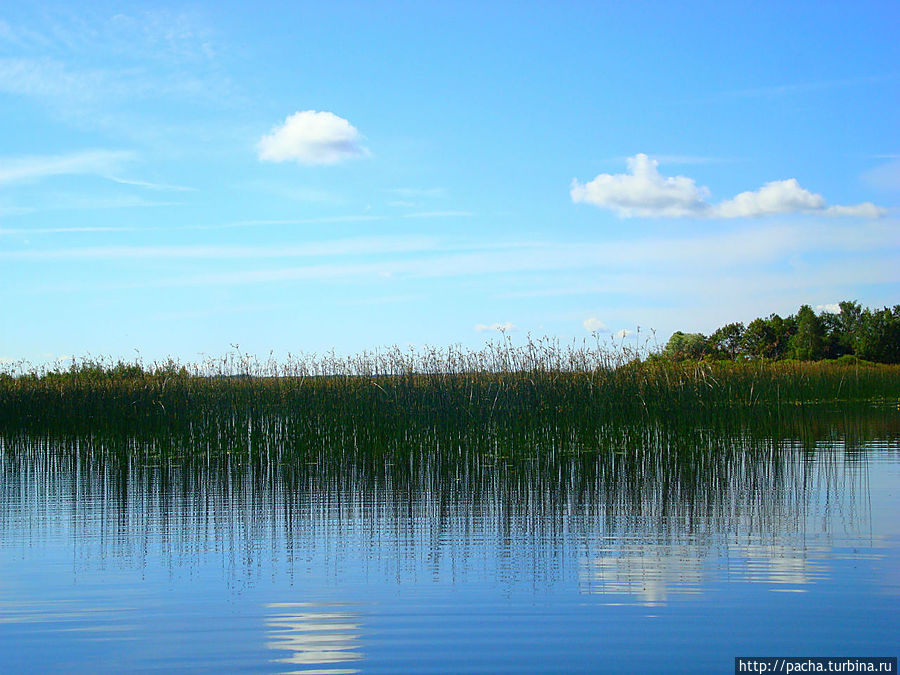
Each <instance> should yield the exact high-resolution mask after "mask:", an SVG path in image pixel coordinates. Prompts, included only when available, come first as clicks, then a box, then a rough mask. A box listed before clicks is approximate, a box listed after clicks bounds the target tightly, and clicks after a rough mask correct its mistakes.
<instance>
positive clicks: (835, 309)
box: [816, 302, 841, 314]
mask: <svg viewBox="0 0 900 675" xmlns="http://www.w3.org/2000/svg"><path fill="white" fill-rule="evenodd" d="M816 311H817V312H828V313H829V314H840V313H841V306H840V305H839V304H838V303H836V302H829V303H828V304H826V305H816Z"/></svg>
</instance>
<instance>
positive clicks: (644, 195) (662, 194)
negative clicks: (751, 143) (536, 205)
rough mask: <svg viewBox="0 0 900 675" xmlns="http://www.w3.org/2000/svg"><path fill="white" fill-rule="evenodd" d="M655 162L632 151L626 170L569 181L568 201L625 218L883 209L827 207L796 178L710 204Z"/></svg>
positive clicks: (873, 209) (873, 211)
mask: <svg viewBox="0 0 900 675" xmlns="http://www.w3.org/2000/svg"><path fill="white" fill-rule="evenodd" d="M658 166H659V163H658V162H657V161H656V160H652V159H650V158H649V157H647V155H644V154H638V155H635V156H634V157H631V158H630V159H629V160H628V168H629V170H630V173H624V174H615V175H612V174H608V173H602V174H600V175H599V176H597V177H596V178H595V179H594V180H592V181H590V182H589V183H584V184H582V183H579V182H578V180H574V181H573V182H572V188H571V192H570V194H571V196H572V201H573V202H576V203H579V202H585V203H589V204H594V205H595V206H600V207H603V208H607V209H611V210H613V211H615V212H616V213H617V214H618V215H620V216H623V217H626V218H628V217H635V216H636V217H650V218H654V217H655V218H679V217H688V216H692V217H708V218H758V217H762V216H769V215H775V214H789V213H820V214H824V215H828V216H855V217H861V218H879V217H881V216H883V215H884V214H885V213H886V211H885V209H883V208H881V207H879V206H876V205H875V204H873V203H872V202H863V203H862V204H856V205H853V206H841V205H835V206H829V205H828V204H827V203H826V201H825V198H824V197H823V196H822V195H819V194H816V193H814V192H810V191H809V190H806V189H804V188H802V187H801V186H800V183H798V182H797V179H796V178H789V179H787V180H777V181H771V182H769V183H766V184H765V185H763V186H762V187H761V188H759V189H758V190H754V191H747V192H742V193H740V194H738V195H736V196H735V197H733V198H731V199H726V200H725V201H723V202H720V203H718V204H711V203H709V202H708V201H706V198H707V197H708V196H709V189H708V188H706V187H703V186H697V184H696V183H695V182H694V180H693V179H692V178H687V177H685V176H675V177H665V176H663V175H662V174H660V173H659V169H658Z"/></svg>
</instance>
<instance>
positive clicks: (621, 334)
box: [615, 328, 634, 340]
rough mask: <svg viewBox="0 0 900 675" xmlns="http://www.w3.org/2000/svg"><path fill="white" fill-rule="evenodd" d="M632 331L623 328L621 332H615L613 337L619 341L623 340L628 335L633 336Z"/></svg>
mask: <svg viewBox="0 0 900 675" xmlns="http://www.w3.org/2000/svg"><path fill="white" fill-rule="evenodd" d="M633 334H634V331H631V330H628V329H627V328H623V329H622V330H619V331H616V333H615V335H616V337H617V338H619V339H620V340H624V339H625V338H627V337H628V336H629V335H633Z"/></svg>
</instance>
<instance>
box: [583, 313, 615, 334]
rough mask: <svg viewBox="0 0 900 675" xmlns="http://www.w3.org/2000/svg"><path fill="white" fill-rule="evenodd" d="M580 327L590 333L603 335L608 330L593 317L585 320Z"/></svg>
mask: <svg viewBox="0 0 900 675" xmlns="http://www.w3.org/2000/svg"><path fill="white" fill-rule="evenodd" d="M582 325H583V326H584V328H585V330H588V331H590V332H591V333H605V332H606V331H607V330H609V329H608V328H607V327H606V324H605V323H603V322H602V321H601V320H600V319H598V318H596V317H593V316H592V317H590V318H588V319H585V320H584V323H583V324H582Z"/></svg>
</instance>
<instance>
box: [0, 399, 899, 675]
mask: <svg viewBox="0 0 900 675" xmlns="http://www.w3.org/2000/svg"><path fill="white" fill-rule="evenodd" d="M898 418H900V414H898V411H897V410H896V409H892V408H890V407H887V408H885V407H882V408H880V409H875V408H870V409H865V410H856V411H852V412H851V411H843V412H837V411H827V410H823V411H819V412H816V413H814V414H813V413H807V414H804V415H802V416H800V417H798V418H791V419H789V420H786V421H784V423H783V424H780V423H779V424H776V423H770V424H769V425H768V426H767V427H766V428H763V429H760V428H741V427H740V425H736V427H735V428H733V429H730V430H728V431H723V430H722V429H712V428H704V427H702V426H690V425H687V426H686V427H685V426H682V425H679V427H678V429H677V430H673V429H670V428H668V427H667V426H666V424H664V423H652V424H651V423H647V425H646V426H644V427H640V426H635V425H623V427H622V428H621V429H618V428H616V427H615V426H611V427H609V428H608V429H606V431H605V432H604V433H603V434H602V438H598V440H597V442H596V444H594V447H591V445H590V444H589V443H588V444H586V443H585V442H584V439H579V441H578V442H577V443H575V442H569V440H567V437H566V433H565V430H564V429H563V430H556V432H555V433H554V434H552V435H548V436H546V437H542V438H531V439H522V440H521V441H520V442H519V443H510V442H508V439H507V441H505V442H503V443H491V442H490V439H488V440H487V441H486V442H485V443H484V444H481V445H478V446H477V447H474V446H472V445H471V444H470V443H468V441H459V440H458V439H457V440H454V439H453V438H442V437H440V435H435V436H434V437H433V438H418V437H417V438H415V439H413V440H411V441H410V443H409V444H406V445H396V446H394V445H391V444H386V446H385V447H383V448H381V449H378V450H375V451H373V450H372V449H371V447H370V446H368V445H367V446H366V449H365V450H360V449H358V448H354V447H353V445H352V443H349V442H348V441H347V439H346V438H342V439H341V441H340V442H336V443H333V444H327V443H326V444H320V445H317V446H315V447H307V448H305V449H298V447H296V446H292V447H282V446H281V445H279V443H278V442H277V441H273V442H271V443H268V442H266V440H265V439H258V438H257V439H254V441H253V442H246V443H235V444H234V445H232V446H226V447H220V448H211V447H210V446H202V447H201V446H200V445H194V446H186V445H185V444H184V443H178V442H174V441H171V440H167V439H159V440H158V441H157V440H154V439H152V438H145V437H141V438H133V437H127V436H122V437H115V436H111V435H80V436H71V435H70V436H64V435H56V436H53V435H47V436H40V435H35V434H33V433H31V434H28V433H18V434H12V433H10V434H6V435H4V436H0V439H2V440H0V654H2V659H3V666H2V670H3V672H67V673H68V672H90V673H98V672H109V673H114V672H115V673H118V672H123V671H128V672H150V671H153V672H161V671H162V672H165V671H176V672H184V671H192V672H247V673H257V672H259V673H307V674H312V673H329V674H332V675H335V674H338V673H403V672H416V673H600V672H643V673H647V672H720V673H721V672H733V667H734V665H733V659H734V657H735V656H746V655H760V656H774V655H798V656H799V655H802V656H832V655H833V656H896V655H897V645H898V644H900V518H898V514H900V419H898Z"/></svg>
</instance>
